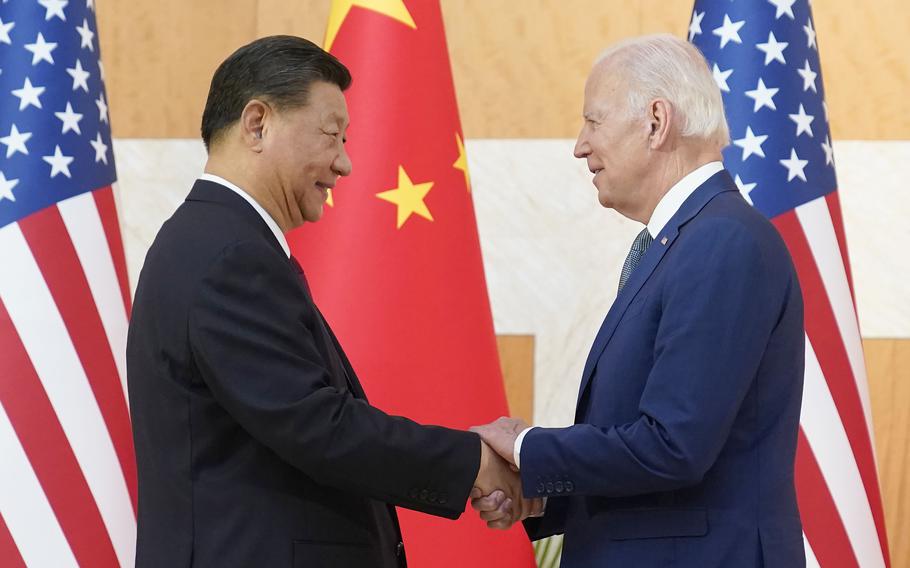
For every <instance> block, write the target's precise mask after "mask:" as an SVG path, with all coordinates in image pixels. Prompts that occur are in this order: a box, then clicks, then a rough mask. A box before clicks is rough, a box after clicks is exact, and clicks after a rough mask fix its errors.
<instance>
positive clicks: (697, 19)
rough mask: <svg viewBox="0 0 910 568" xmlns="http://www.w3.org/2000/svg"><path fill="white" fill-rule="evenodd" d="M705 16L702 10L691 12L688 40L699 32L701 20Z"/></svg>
mask: <svg viewBox="0 0 910 568" xmlns="http://www.w3.org/2000/svg"><path fill="white" fill-rule="evenodd" d="M704 17H705V13H704V12H702V13H701V14H699V13H698V12H692V22H691V23H690V24H689V41H692V38H693V37H695V36H697V35H698V34H700V33H701V21H702V19H703V18H704Z"/></svg>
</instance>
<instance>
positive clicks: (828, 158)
mask: <svg viewBox="0 0 910 568" xmlns="http://www.w3.org/2000/svg"><path fill="white" fill-rule="evenodd" d="M822 150H823V151H824V152H825V165H826V166H830V165H831V164H832V163H834V149H833V148H831V138H830V137H829V136H825V141H824V142H822Z"/></svg>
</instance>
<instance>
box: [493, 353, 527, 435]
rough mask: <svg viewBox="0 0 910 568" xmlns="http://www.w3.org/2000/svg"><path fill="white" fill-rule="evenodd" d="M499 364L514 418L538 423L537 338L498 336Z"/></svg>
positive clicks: (510, 410)
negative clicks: (535, 357) (535, 381)
mask: <svg viewBox="0 0 910 568" xmlns="http://www.w3.org/2000/svg"><path fill="white" fill-rule="evenodd" d="M496 346H497V348H498V349H499V363H500V365H501V366H502V378H503V382H504V383H505V388H506V399H507V400H508V402H509V412H510V414H511V415H512V416H518V417H520V418H522V419H523V420H524V421H525V422H527V423H528V424H533V423H534V336H533V335H497V336H496Z"/></svg>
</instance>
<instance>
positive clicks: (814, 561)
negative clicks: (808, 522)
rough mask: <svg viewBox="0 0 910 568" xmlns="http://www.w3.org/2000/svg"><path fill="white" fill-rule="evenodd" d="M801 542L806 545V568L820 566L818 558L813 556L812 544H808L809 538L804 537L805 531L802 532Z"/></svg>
mask: <svg viewBox="0 0 910 568" xmlns="http://www.w3.org/2000/svg"><path fill="white" fill-rule="evenodd" d="M803 544H804V545H805V546H806V568H821V565H819V563H818V558H816V557H815V551H814V550H812V545H811V544H809V539H808V538H806V533H803Z"/></svg>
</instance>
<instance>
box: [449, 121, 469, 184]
mask: <svg viewBox="0 0 910 568" xmlns="http://www.w3.org/2000/svg"><path fill="white" fill-rule="evenodd" d="M455 143H456V144H458V159H457V160H455V163H454V164H452V167H453V168H455V169H456V170H461V171H463V172H464V183H465V185H466V186H468V193H471V173H470V172H469V171H468V155H467V154H466V153H465V151H464V142H462V141H461V136H460V135H459V134H458V133H457V132H456V133H455Z"/></svg>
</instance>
